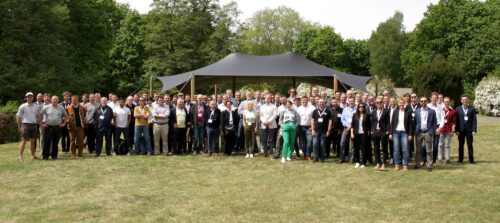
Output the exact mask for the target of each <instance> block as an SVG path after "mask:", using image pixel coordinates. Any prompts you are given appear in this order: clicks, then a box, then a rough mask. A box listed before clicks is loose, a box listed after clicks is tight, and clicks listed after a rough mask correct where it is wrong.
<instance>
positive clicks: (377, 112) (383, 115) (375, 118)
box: [371, 98, 390, 170]
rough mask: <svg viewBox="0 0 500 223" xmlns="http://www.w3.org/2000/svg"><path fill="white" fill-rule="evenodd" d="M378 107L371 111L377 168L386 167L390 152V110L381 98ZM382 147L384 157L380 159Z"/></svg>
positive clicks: (378, 100)
mask: <svg viewBox="0 0 500 223" xmlns="http://www.w3.org/2000/svg"><path fill="white" fill-rule="evenodd" d="M376 105H377V108H376V109H374V110H373V111H372V113H371V116H372V124H371V127H372V129H371V131H372V137H371V138H372V140H373V144H374V147H375V162H376V163H377V165H376V166H375V169H382V170H383V169H385V163H386V162H387V157H388V152H387V137H388V133H389V124H390V121H389V120H390V118H389V113H390V110H388V109H384V108H383V104H382V100H381V99H380V98H377V99H376ZM380 149H382V159H380V153H381V152H380Z"/></svg>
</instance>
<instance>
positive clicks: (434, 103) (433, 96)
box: [426, 92, 443, 163]
mask: <svg viewBox="0 0 500 223" xmlns="http://www.w3.org/2000/svg"><path fill="white" fill-rule="evenodd" d="M427 107H429V108H430V109H433V110H434V112H435V113H436V121H437V125H438V126H437V129H436V133H435V134H434V136H433V144H432V149H431V150H432V157H433V158H434V159H433V160H432V162H433V163H436V159H437V157H438V150H439V146H440V144H441V142H440V141H439V139H440V138H441V137H440V134H441V126H442V124H443V115H442V111H443V107H442V105H440V104H438V93H437V92H432V94H431V103H430V104H428V105H427ZM426 149H427V148H426Z"/></svg>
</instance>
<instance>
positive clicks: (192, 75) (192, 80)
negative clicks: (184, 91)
mask: <svg viewBox="0 0 500 223" xmlns="http://www.w3.org/2000/svg"><path fill="white" fill-rule="evenodd" d="M194 82H195V78H194V73H193V74H191V97H193V96H194V88H195V85H194Z"/></svg>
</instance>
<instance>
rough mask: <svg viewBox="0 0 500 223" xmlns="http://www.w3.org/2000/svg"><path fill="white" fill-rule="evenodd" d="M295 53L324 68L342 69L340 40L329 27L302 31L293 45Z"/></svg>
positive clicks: (343, 54) (342, 51) (342, 56)
mask: <svg viewBox="0 0 500 223" xmlns="http://www.w3.org/2000/svg"><path fill="white" fill-rule="evenodd" d="M295 52H297V53H299V54H302V55H303V56H305V57H307V58H308V59H310V60H312V61H314V62H316V63H318V64H321V65H324V66H326V67H331V68H337V69H344V66H343V62H344V56H345V52H344V46H343V43H342V38H341V37H340V35H339V34H337V33H335V31H334V29H333V28H331V27H328V26H327V27H323V28H310V29H307V30H304V31H303V32H302V33H301V34H300V35H299V37H298V39H297V42H296V43H295Z"/></svg>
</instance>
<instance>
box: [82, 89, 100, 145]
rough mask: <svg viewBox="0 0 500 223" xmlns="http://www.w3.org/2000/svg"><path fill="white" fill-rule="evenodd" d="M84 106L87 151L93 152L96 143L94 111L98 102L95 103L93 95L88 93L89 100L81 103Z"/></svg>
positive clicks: (97, 106)
mask: <svg viewBox="0 0 500 223" xmlns="http://www.w3.org/2000/svg"><path fill="white" fill-rule="evenodd" d="M83 107H84V108H85V133H86V135H87V148H88V150H89V153H94V151H95V144H96V120H95V119H94V117H95V113H96V112H97V109H98V108H99V103H96V100H95V95H94V94H90V95H89V102H88V103H86V104H85V105H83Z"/></svg>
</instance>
